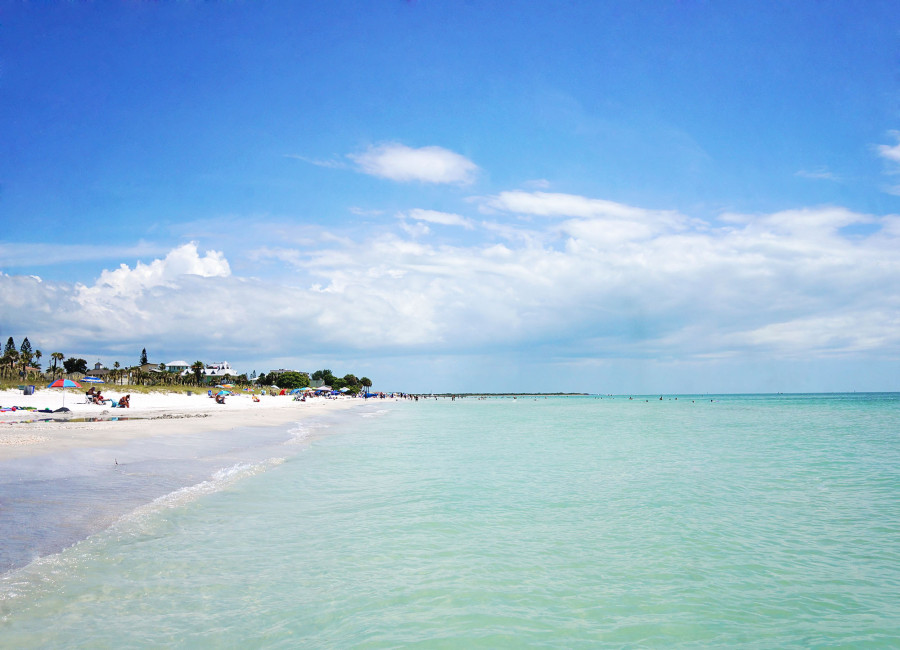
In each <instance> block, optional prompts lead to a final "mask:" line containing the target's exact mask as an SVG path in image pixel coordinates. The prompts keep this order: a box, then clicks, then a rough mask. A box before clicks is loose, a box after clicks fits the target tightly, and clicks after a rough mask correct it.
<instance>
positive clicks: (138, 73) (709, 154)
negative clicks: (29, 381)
mask: <svg viewBox="0 0 900 650" xmlns="http://www.w3.org/2000/svg"><path fill="white" fill-rule="evenodd" d="M898 61H900V10H898V9H897V7H896V4H895V3H893V2H877V1H873V2H867V3H865V4H864V5H859V4H854V3H848V2H832V1H822V0H816V1H800V2H793V3H780V2H754V3H746V2H718V3H709V2H696V1H690V0H682V1H671V2H632V3H597V2H560V1H558V0H556V1H552V2H551V1H547V2H541V1H529V2H520V3H517V2H500V1H496V2H494V1H483V0H469V1H467V2H457V1H450V0H446V1H437V0H417V1H414V2H405V1H399V0H380V1H377V2H366V3H360V2H342V1H340V0H338V1H332V2H315V3H313V2H266V3H251V2H231V3H208V2H203V3H201V2H162V3H141V2H117V3H113V2H97V3H19V2H15V3H14V2H0V147H2V150H0V339H2V340H5V339H6V338H7V337H8V336H13V337H14V339H15V341H16V343H17V344H18V343H19V342H20V341H21V339H22V337H24V336H28V337H29V340H30V341H31V342H32V344H33V345H34V346H35V347H37V348H39V349H41V350H42V352H44V354H45V356H48V355H49V353H50V352H53V351H60V352H63V353H64V354H65V355H66V356H67V357H68V356H80V357H84V358H86V359H87V360H88V361H89V362H91V363H93V362H95V361H97V360H100V361H101V362H103V363H106V364H112V363H113V362H114V361H119V362H120V363H122V364H123V365H127V364H131V363H136V362H137V360H138V357H139V355H140V351H141V349H142V348H144V347H146V348H147V351H148V353H149V355H150V359H151V361H154V362H167V361H171V360H174V359H185V360H187V361H188V362H193V361H194V360H196V359H200V360H204V361H207V362H211V361H217V360H223V359H224V360H227V361H229V362H230V363H231V364H232V365H234V366H235V367H237V368H238V369H239V370H243V371H247V372H249V371H251V370H256V371H257V372H260V371H267V370H269V369H271V368H279V367H294V368H297V369H305V370H315V369H318V368H322V367H328V368H331V369H332V370H334V371H335V372H336V373H339V374H343V373H345V372H354V373H356V374H358V375H368V376H370V377H372V378H373V380H375V383H376V388H379V387H380V388H382V389H402V390H410V391H454V390H456V391H466V390H471V391H506V390H509V391H529V390H543V391H555V390H568V391H588V392H614V393H640V392H648V393H652V392H743V391H748V392H770V391H785V392H787V391H839V390H900V372H898V369H900V366H898V357H900V289H898V286H897V285H898V282H897V278H898V277H900V216H898V214H900V88H898V80H900V77H898V74H897V62H898Z"/></svg>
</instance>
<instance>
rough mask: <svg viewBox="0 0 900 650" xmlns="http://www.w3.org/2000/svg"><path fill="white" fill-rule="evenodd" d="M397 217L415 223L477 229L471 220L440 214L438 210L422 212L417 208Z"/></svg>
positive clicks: (444, 213)
mask: <svg viewBox="0 0 900 650" xmlns="http://www.w3.org/2000/svg"><path fill="white" fill-rule="evenodd" d="M397 216H398V217H399V218H401V219H402V218H407V219H412V220H414V221H426V222H428V223H436V224H439V225H441V226H459V227H461V228H465V229H466V230H472V229H473V228H474V227H475V224H474V223H472V220H471V219H467V218H466V217H462V216H460V215H458V214H453V213H451V212H438V211H437V210H422V209H420V208H416V209H414V210H408V211H407V212H401V213H399V214H398V215H397Z"/></svg>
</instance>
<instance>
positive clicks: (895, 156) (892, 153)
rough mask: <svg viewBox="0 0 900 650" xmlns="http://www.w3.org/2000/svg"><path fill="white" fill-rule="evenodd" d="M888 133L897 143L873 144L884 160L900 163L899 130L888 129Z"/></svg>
mask: <svg viewBox="0 0 900 650" xmlns="http://www.w3.org/2000/svg"><path fill="white" fill-rule="evenodd" d="M888 134H889V135H890V136H891V137H893V138H894V139H895V140H897V141H898V142H897V144H895V145H888V144H879V145H876V146H875V150H876V151H877V152H878V155H879V156H881V157H882V158H884V159H885V160H889V161H891V162H895V163H900V131H889V132H888Z"/></svg>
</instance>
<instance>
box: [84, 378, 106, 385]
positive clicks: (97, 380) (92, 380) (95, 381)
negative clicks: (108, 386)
mask: <svg viewBox="0 0 900 650" xmlns="http://www.w3.org/2000/svg"><path fill="white" fill-rule="evenodd" d="M81 381H86V382H88V383H89V384H102V383H103V380H102V379H100V378H99V377H82V378H81Z"/></svg>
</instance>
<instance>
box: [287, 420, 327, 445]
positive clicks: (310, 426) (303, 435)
mask: <svg viewBox="0 0 900 650" xmlns="http://www.w3.org/2000/svg"><path fill="white" fill-rule="evenodd" d="M326 428H328V425H327V424H323V423H321V422H305V421H304V422H297V425H296V426H295V427H294V428H293V429H290V430H288V433H289V434H290V436H291V437H290V438H289V439H288V440H286V441H285V443H284V444H286V445H295V444H298V443H303V442H306V441H307V440H308V439H309V438H310V436H312V435H313V433H315V430H316V429H326Z"/></svg>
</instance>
